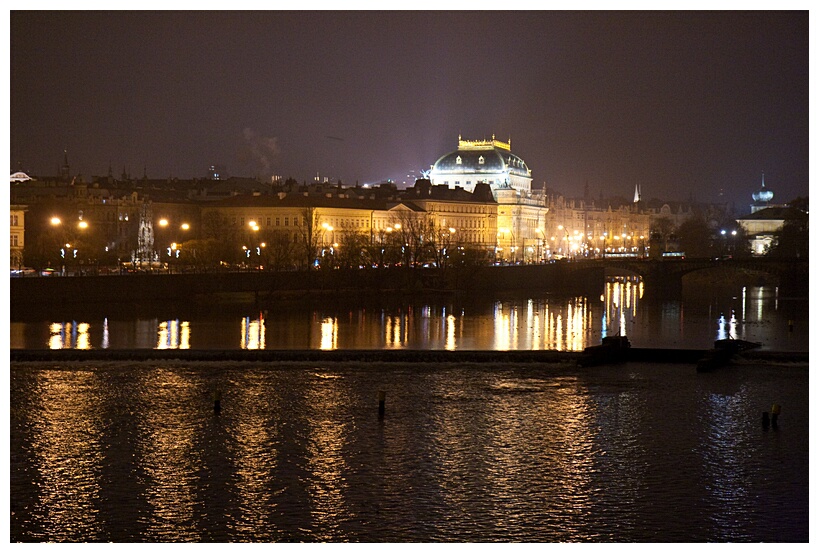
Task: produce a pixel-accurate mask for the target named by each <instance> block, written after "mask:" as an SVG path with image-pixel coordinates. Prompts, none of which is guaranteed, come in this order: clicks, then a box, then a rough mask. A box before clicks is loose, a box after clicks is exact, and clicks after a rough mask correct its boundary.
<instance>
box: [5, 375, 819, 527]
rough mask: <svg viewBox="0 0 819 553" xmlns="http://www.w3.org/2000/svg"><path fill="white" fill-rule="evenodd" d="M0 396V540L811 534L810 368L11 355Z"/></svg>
mask: <svg viewBox="0 0 819 553" xmlns="http://www.w3.org/2000/svg"><path fill="white" fill-rule="evenodd" d="M217 390H218V392H219V394H220V397H221V399H220V406H221V410H220V412H219V413H218V414H217V413H216V412H215V409H214V397H215V396H214V394H215V393H216V391H217ZM379 391H384V392H386V395H385V402H384V406H385V408H384V416H383V418H379V415H378V397H379ZM10 398H11V404H10V419H11V425H10V431H11V435H10V449H11V462H10V481H9V487H10V498H11V499H10V509H11V513H10V521H11V523H10V528H11V531H10V537H11V541H12V542H16V541H23V542H32V541H33V542H39V541H56V542H74V541H83V542H98V541H99V542H102V541H115V542H144V541H148V542H187V541H193V542H241V541H250V542H272V541H276V542H302V541H306V542H315V541H330V542H446V541H457V542H494V541H500V542H521V541H525V542H760V541H764V542H807V541H808V537H809V535H808V526H809V525H808V504H809V494H808V471H809V455H808V441H809V439H808V438H809V434H808V417H809V408H808V369H807V366H806V365H805V364H803V365H796V364H780V365H765V366H762V365H753V364H745V365H737V366H733V367H728V368H725V369H724V370H721V371H717V372H715V373H710V374H701V373H697V372H696V370H695V368H694V366H691V365H668V364H666V365H650V364H639V363H627V364H625V365H620V366H610V367H596V368H591V369H582V370H581V369H578V368H577V367H574V366H570V365H565V364H554V365H520V366H513V365H502V364H500V365H457V366H456V365H448V364H435V365H426V364H420V365H419V364H416V365H408V364H401V365H399V364H385V365H376V364H366V365H361V364H356V365H331V366H324V367H321V366H308V365H298V364H291V365H260V364H254V363H232V364H231V363H218V364H215V363H195V364H190V363H181V362H168V361H162V362H144V363H142V362H140V363H110V364H106V363H99V364H88V363H83V364H80V363H68V364H65V365H61V366H53V364H48V363H31V364H20V363H16V364H12V367H11V378H10ZM774 403H776V404H778V405H781V415H780V416H779V420H778V424H777V426H776V428H773V427H768V428H765V427H763V425H762V423H761V420H762V419H761V413H762V412H763V411H770V410H771V407H772V404H774Z"/></svg>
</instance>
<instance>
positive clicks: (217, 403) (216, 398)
mask: <svg viewBox="0 0 819 553" xmlns="http://www.w3.org/2000/svg"><path fill="white" fill-rule="evenodd" d="M213 412H214V413H216V414H217V415H218V414H219V413H221V412H222V391H221V390H220V389H219V388H216V391H215V392H213Z"/></svg>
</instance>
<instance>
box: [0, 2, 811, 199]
mask: <svg viewBox="0 0 819 553" xmlns="http://www.w3.org/2000/svg"><path fill="white" fill-rule="evenodd" d="M10 30H11V33H10V44H11V55H10V62H11V75H10V83H11V86H10V91H11V96H10V107H11V110H10V114H11V121H10V122H11V133H10V142H11V152H10V154H11V160H10V164H11V170H16V169H17V168H18V167H20V166H22V168H23V169H25V170H28V171H31V172H32V173H34V174H40V175H53V174H56V173H57V167H58V165H59V164H60V163H61V161H62V156H63V149H67V150H68V156H69V161H70V163H71V166H72V171H74V172H76V171H80V172H82V174H83V175H85V176H90V175H104V174H107V172H108V167H109V164H110V165H111V166H112V167H113V169H114V174H115V175H117V176H118V175H119V174H121V173H122V170H123V168H124V167H125V168H127V169H128V170H129V171H130V173H131V175H132V176H140V177H141V176H142V174H143V172H144V171H145V172H147V175H148V176H149V177H151V178H165V177H168V176H177V177H180V178H190V177H200V176H204V175H205V174H206V171H207V168H208V166H210V165H212V164H219V165H223V166H225V167H226V168H227V171H228V173H229V174H232V175H237V176H259V177H265V178H268V177H269V176H270V175H272V174H278V175H283V176H285V177H287V176H293V177H295V178H297V179H299V180H300V181H301V180H305V179H307V180H309V179H311V178H312V177H313V176H315V174H316V173H317V172H318V173H320V174H321V175H322V176H329V177H331V178H333V179H336V178H341V179H342V180H343V181H344V182H345V183H350V184H353V183H355V182H356V181H358V182H359V183H361V184H365V183H375V182H379V181H382V180H384V179H387V178H392V179H394V180H396V181H397V182H398V183H399V185H401V184H402V183H403V182H404V181H409V184H411V183H412V182H413V181H412V180H410V179H408V178H407V175H408V174H411V173H414V174H416V175H417V174H418V173H419V172H420V171H421V170H423V169H428V168H429V166H430V165H431V164H432V163H434V162H435V160H436V159H437V158H438V157H439V156H441V155H443V154H445V153H447V152H449V151H452V150H454V149H455V148H456V146H457V140H458V134H459V133H460V134H462V135H463V137H464V138H491V136H492V134H493V133H494V134H495V135H496V136H497V138H500V139H504V140H506V139H508V138H510V137H511V140H512V150H513V151H514V152H515V153H516V154H518V155H519V156H521V157H522V158H523V159H524V160H525V161H526V162H527V164H528V165H529V167H530V168H531V169H532V174H533V178H534V182H535V183H543V182H546V183H547V185H548V186H549V187H551V188H554V189H556V190H559V191H561V192H563V193H565V194H567V195H571V196H580V195H582V190H583V186H584V184H585V183H586V182H588V184H589V189H590V191H591V192H592V194H593V195H595V196H597V195H598V194H599V193H600V192H601V191H602V192H603V193H604V194H606V195H615V194H620V195H624V196H631V195H632V194H633V191H634V185H635V183H636V182H639V183H640V184H641V186H642V190H643V195H644V197H646V198H651V197H659V198H666V199H687V198H688V197H689V195H690V194H691V193H693V194H695V196H697V197H699V198H700V199H702V200H704V201H718V200H719V192H720V189H722V190H723V191H724V194H725V196H724V198H725V199H726V200H728V201H734V202H736V203H737V206H738V207H743V206H746V205H747V204H748V203H749V202H750V195H751V193H752V192H753V191H754V190H756V188H757V187H758V186H759V183H760V178H761V173H762V172H763V171H764V172H765V180H766V184H767V185H768V187H770V188H771V189H772V190H774V192H775V194H776V196H775V200H779V201H788V200H791V199H793V198H794V197H796V196H799V195H803V196H804V195H807V194H808V136H809V126H808V104H809V100H808V65H809V64H808V13H807V12H713V13H710V12H670V13H663V12H648V13H646V12H527V11H513V12H507V11H495V12H463V11H460V12H367V11H364V12H360V11H359V12H314V11H310V12H278V11H268V12H246V11H245V12H136V13H135V12H19V11H13V12H11V17H10Z"/></svg>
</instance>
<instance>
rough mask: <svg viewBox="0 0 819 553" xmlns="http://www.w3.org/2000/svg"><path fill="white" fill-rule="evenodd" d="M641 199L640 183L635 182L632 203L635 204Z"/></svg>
mask: <svg viewBox="0 0 819 553" xmlns="http://www.w3.org/2000/svg"><path fill="white" fill-rule="evenodd" d="M641 199H642V198H641V194H640V183H636V184H635V185H634V203H635V204H636V203H637V202H639V201H640V200H641Z"/></svg>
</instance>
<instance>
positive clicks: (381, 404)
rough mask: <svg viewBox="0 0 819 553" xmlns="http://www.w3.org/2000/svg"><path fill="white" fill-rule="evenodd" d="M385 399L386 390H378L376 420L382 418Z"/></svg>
mask: <svg viewBox="0 0 819 553" xmlns="http://www.w3.org/2000/svg"><path fill="white" fill-rule="evenodd" d="M386 400H387V392H385V391H384V390H379V392H378V420H384V403H385V402H386Z"/></svg>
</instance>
